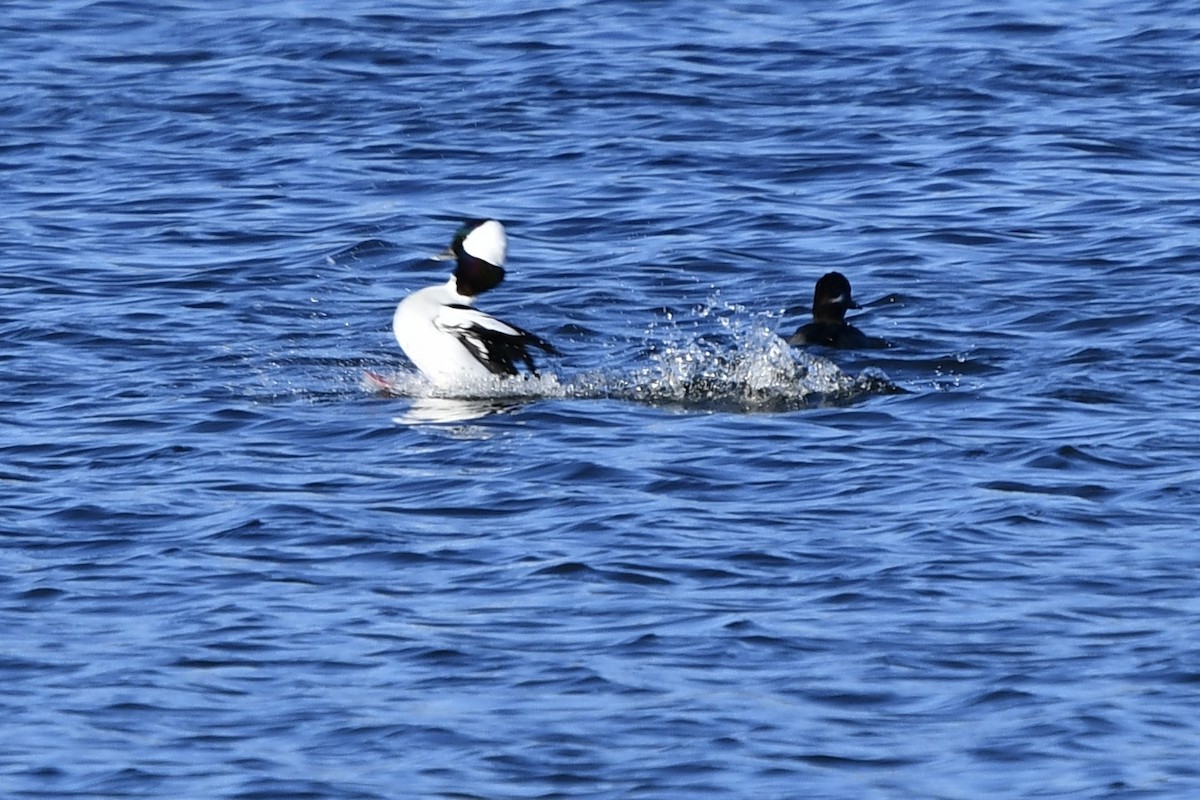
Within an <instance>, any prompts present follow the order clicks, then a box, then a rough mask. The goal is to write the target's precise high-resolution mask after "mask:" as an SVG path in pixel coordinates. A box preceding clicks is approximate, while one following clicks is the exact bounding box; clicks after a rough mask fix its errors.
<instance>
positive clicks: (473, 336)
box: [434, 303, 558, 375]
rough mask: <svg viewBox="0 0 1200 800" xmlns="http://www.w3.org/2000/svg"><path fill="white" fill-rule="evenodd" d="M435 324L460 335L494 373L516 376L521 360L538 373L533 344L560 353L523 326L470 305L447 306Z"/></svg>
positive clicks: (459, 337) (458, 336)
mask: <svg viewBox="0 0 1200 800" xmlns="http://www.w3.org/2000/svg"><path fill="white" fill-rule="evenodd" d="M434 324H435V325H437V327H438V328H440V329H441V330H443V331H446V332H447V333H450V334H452V335H453V336H455V337H457V338H458V340H459V341H460V342H462V343H463V346H465V347H466V348H467V350H468V351H469V352H470V353H471V355H473V356H474V357H475V359H476V360H477V361H479V363H481V364H483V365H484V366H485V367H487V368H488V370H489V371H491V372H492V373H493V374H495V375H516V374H517V372H518V371H517V363H518V362H519V363H521V364H524V365H525V368H526V369H528V370H529V371H530V372H531V373H533V374H534V375H536V374H537V369H536V367H535V366H534V364H533V357H532V356H531V355H530V354H529V349H528V348H529V346H530V345H533V346H534V347H540V348H541V349H542V350H545V351H546V352H547V353H557V352H558V351H557V350H555V349H554V345H552V344H550V343H549V342H547V341H546V340H545V339H542V338H541V337H539V336H536V335H534V334H532V333H530V332H529V331H527V330H525V329H524V328H518V327H517V326H516V325H510V324H509V323H507V322H505V321H503V320H500V319H497V318H496V317H493V316H492V315H490V314H486V313H484V312H483V311H480V310H479V309H477V308H473V307H472V306H468V305H461V304H457V303H456V304H452V305H448V306H444V307H443V308H442V310H441V312H440V313H439V314H438V316H437V318H436V319H434Z"/></svg>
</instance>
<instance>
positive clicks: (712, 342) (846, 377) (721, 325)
mask: <svg viewBox="0 0 1200 800" xmlns="http://www.w3.org/2000/svg"><path fill="white" fill-rule="evenodd" d="M763 316H769V315H750V316H747V315H746V314H745V310H744V308H742V307H741V306H736V305H714V304H712V303H710V304H709V305H706V306H703V307H700V308H698V309H696V318H695V319H694V320H692V321H691V322H690V323H685V324H680V323H679V321H678V320H677V319H676V318H675V315H674V314H671V313H668V314H667V315H666V318H665V322H666V324H665V325H664V324H654V325H651V326H650V327H649V328H648V329H647V331H646V338H647V342H646V344H645V345H644V352H645V355H646V357H645V359H644V360H643V361H642V363H639V364H636V365H634V366H632V367H630V366H617V367H606V368H601V369H598V370H594V371H590V372H584V373H580V374H576V375H573V376H559V375H555V374H552V373H542V374H540V375H537V376H522V377H518V378H507V379H500V378H495V379H489V380H485V381H477V382H472V383H469V384H464V385H456V386H449V387H435V386H433V385H432V384H430V383H428V382H427V381H426V380H425V379H424V378H422V377H420V376H419V375H417V374H415V373H402V374H400V375H397V376H393V377H389V378H386V379H383V380H386V389H385V391H386V392H387V393H388V394H394V395H399V396H405V397H411V398H414V408H413V410H414V411H421V410H422V409H424V410H428V411H429V412H430V415H431V416H432V417H434V419H428V420H421V419H413V420H408V421H439V420H438V419H436V417H438V416H439V415H442V414H443V413H448V414H450V415H451V416H453V415H455V414H460V413H462V414H472V415H474V416H479V415H482V414H483V413H491V412H493V411H496V410H503V409H506V408H511V407H513V406H514V405H519V404H521V403H524V402H528V401H532V400H539V399H556V398H557V399H563V398H577V399H619V400H628V401H631V402H638V403H645V404H649V405H655V406H671V407H678V408H681V409H685V410H698V411H721V410H728V411H790V410H795V409H800V408H808V407H813V406H818V405H841V404H849V403H853V402H855V401H857V400H860V399H862V398H863V397H866V396H869V395H874V394H892V393H897V392H901V391H903V390H902V389H900V388H899V387H898V386H896V385H895V384H893V383H892V382H891V381H890V380H889V379H888V378H887V376H886V375H884V374H883V373H882V372H880V371H878V370H870V369H869V370H865V371H863V372H862V373H861V374H859V375H858V376H854V375H851V374H848V373H846V372H845V371H843V370H842V369H841V368H840V367H838V365H837V364H835V363H834V362H832V361H830V360H829V359H827V358H824V357H822V356H819V355H814V354H812V353H809V352H806V351H803V350H799V349H797V348H794V347H791V346H790V345H788V344H787V342H785V341H784V340H783V339H782V338H780V337H779V336H778V335H777V334H776V333H775V332H774V331H773V329H772V327H773V326H771V325H769V324H767V322H765V321H764V319H763ZM714 318H715V319H716V321H717V328H718V330H717V331H716V332H713V333H701V332H700V329H701V326H702V323H703V322H704V321H705V320H709V319H714ZM371 384H372V386H373V388H375V389H379V388H380V384H379V382H378V381H377V380H374V381H371ZM473 412H477V413H473ZM456 418H457V417H456Z"/></svg>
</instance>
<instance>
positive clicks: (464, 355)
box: [392, 219, 558, 385]
mask: <svg viewBox="0 0 1200 800" xmlns="http://www.w3.org/2000/svg"><path fill="white" fill-rule="evenodd" d="M507 251H508V239H507V237H506V236H505V235H504V226H503V225H501V224H500V223H499V222H498V221H497V220H494V219H477V220H471V221H469V222H466V223H464V224H463V226H462V227H461V228H459V229H458V232H457V233H455V234H454V241H453V242H452V243H451V244H450V251H449V252H451V253H453V254H454V256H455V258H456V259H457V261H458V265H457V266H456V267H455V268H454V273H453V274H452V275H451V276H450V280H448V281H446V283H444V284H442V285H440V286H430V287H428V288H425V289H419V290H418V291H415V292H413V293H412V294H410V295H409V296H408V297H406V298H404V299H403V300H401V301H400V304H399V305H398V306H396V314H395V316H393V317H392V332H393V333H394V334H395V335H396V341H397V342H399V343H400V349H402V350H403V351H404V354H405V355H406V356H408V358H409V359H410V360H411V361H412V362H413V364H415V365H416V367H417V369H419V370H420V371H421V373H422V374H424V375H425V377H426V378H428V379H429V380H430V381H432V382H433V383H435V384H439V385H446V384H455V383H457V384H461V383H467V382H475V381H478V380H480V379H487V378H489V377H490V376H493V375H498V376H501V377H503V376H508V375H516V374H518V371H517V364H518V363H521V364H524V365H525V368H526V369H528V370H529V371H530V372H531V373H533V374H537V373H536V371H535V369H534V365H533V358H532V357H531V356H530V355H529V350H528V347H529V345H533V346H534V347H540V348H541V349H542V350H545V351H546V352H547V353H557V352H558V351H556V350H555V349H554V347H553V346H552V345H551V344H550V343H549V342H547V341H545V340H544V339H541V338H539V337H537V336H534V335H533V334H532V333H530V332H529V331H527V330H524V329H522V328H518V327H517V326H515V325H509V324H508V323H507V322H502V321H501V320H498V319H496V318H495V317H493V316H491V315H489V314H485V313H484V312H482V311H479V310H478V309H476V308H474V303H475V298H476V296H478V295H480V294H483V293H484V292H486V291H487V290H488V289H492V288H495V287H496V286H498V285H499V284H500V282H501V281H502V280H504V257H505V255H506V253H507Z"/></svg>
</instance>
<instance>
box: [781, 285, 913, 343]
mask: <svg viewBox="0 0 1200 800" xmlns="http://www.w3.org/2000/svg"><path fill="white" fill-rule="evenodd" d="M850 308H862V306H860V305H859V304H858V303H856V302H854V297H853V296H852V295H851V293H850V281H848V280H846V276H845V275H843V274H842V273H840V272H828V273H826V274H824V275H822V276H821V279H820V280H819V281H817V285H816V288H814V289H813V307H812V314H813V321H812V322H810V323H808V324H807V325H801V326H800V328H799V329H798V330H797V331H796V332H795V333H793V334H792V338H790V339H788V344H822V345H825V346H826V347H842V348H848V349H858V348H871V347H890V345H889V344H888V343H887V341H886V340H884V339H878V338H876V337H874V336H867V335H866V334H865V333H863V332H862V331H860V330H859V329H858V328H856V327H854V326H853V325H851V324H850V323H848V322H846V310H847V309H850Z"/></svg>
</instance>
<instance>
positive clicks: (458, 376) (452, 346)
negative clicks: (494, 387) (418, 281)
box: [392, 278, 494, 386]
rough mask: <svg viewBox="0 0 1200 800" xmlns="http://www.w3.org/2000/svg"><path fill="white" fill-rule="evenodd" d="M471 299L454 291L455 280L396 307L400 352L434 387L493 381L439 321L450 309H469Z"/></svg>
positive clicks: (394, 320)
mask: <svg viewBox="0 0 1200 800" xmlns="http://www.w3.org/2000/svg"><path fill="white" fill-rule="evenodd" d="M470 302H471V298H469V297H463V296H462V295H460V294H458V293H457V292H456V291H454V279H453V278H451V279H450V280H449V281H448V282H447V283H445V284H443V285H442V286H430V287H429V288H427V289H421V290H419V291H416V292H413V293H412V294H410V295H409V296H408V297H406V298H404V299H403V300H401V301H400V305H398V306H396V314H395V315H394V316H393V317H392V332H393V333H394V334H395V335H396V341H397V342H399V343H400V349H402V350H403V351H404V354H405V355H406V356H408V358H409V360H410V361H412V362H413V364H415V365H416V367H417V369H419V370H421V373H422V374H423V375H424V376H425V377H426V378H428V379H429V380H430V381H431V382H432V383H435V384H437V385H439V386H445V385H450V384H464V383H477V382H479V381H481V380H486V381H492V380H494V377H493V376H492V373H491V372H490V371H489V370H488V368H487V367H485V366H484V365H483V364H481V363H480V362H479V360H478V359H476V358H475V357H474V356H473V355H471V352H470V351H469V350H468V349H467V348H466V346H465V345H463V343H462V342H461V341H459V339H458V337H456V336H455V335H453V334H452V333H449V332H447V331H445V330H443V329H442V328H441V327H439V326H438V325H437V322H436V320H437V319H438V316H439V314H441V313H442V312H443V309H445V307H446V306H448V305H453V304H466V305H469V304H470Z"/></svg>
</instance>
